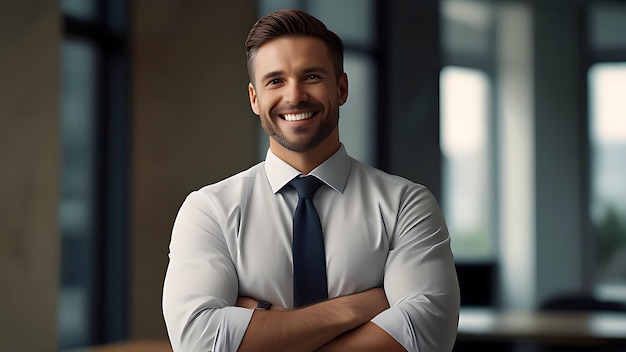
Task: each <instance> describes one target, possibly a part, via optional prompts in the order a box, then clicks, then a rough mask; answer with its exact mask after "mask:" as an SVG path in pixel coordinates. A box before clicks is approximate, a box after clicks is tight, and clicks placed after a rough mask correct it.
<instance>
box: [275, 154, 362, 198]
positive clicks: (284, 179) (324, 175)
mask: <svg viewBox="0 0 626 352" xmlns="http://www.w3.org/2000/svg"><path fill="white" fill-rule="evenodd" d="M351 165H352V163H351V162H350V157H349V156H348V153H347V152H346V148H345V147H344V146H343V144H342V145H341V146H340V147H339V149H338V150H337V151H336V152H335V153H334V154H333V155H331V156H330V158H328V159H326V160H325V161H324V162H323V163H321V164H320V165H319V166H317V167H316V168H315V169H313V170H312V171H311V172H310V173H309V175H313V176H315V177H317V178H319V179H320V180H322V181H323V182H324V183H325V184H327V185H328V186H330V187H331V188H332V189H334V190H336V191H337V192H339V193H343V190H344V188H345V186H346V182H347V181H348V175H350V168H351ZM265 174H266V175H267V179H268V180H269V182H270V185H271V187H272V191H273V192H274V193H276V192H278V191H280V189H281V188H283V187H284V186H285V185H286V184H287V183H289V181H291V180H292V179H293V178H294V177H296V176H298V175H300V171H298V170H296V169H295V168H293V167H292V166H291V165H289V164H287V163H286V162H284V161H283V160H281V159H280V158H279V157H277V156H276V155H274V153H272V151H271V150H269V149H268V150H267V155H266V157H265Z"/></svg>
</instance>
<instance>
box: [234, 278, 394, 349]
mask: <svg viewBox="0 0 626 352" xmlns="http://www.w3.org/2000/svg"><path fill="white" fill-rule="evenodd" d="M256 304H257V301H256V300H254V299H252V298H249V297H239V299H238V300H237V305H238V306H240V307H244V308H254V307H256ZM387 308H389V304H388V302H387V298H386V297H385V293H384V290H383V289H382V288H374V289H370V290H367V291H364V292H361V293H357V294H353V295H349V296H344V297H338V298H335V299H331V300H328V301H325V302H321V303H318V304H315V305H311V306H308V307H304V308H301V309H294V310H282V309H280V308H279V309H276V308H273V309H272V310H269V311H263V310H256V311H255V312H254V314H253V315H252V319H251V320H250V323H249V325H248V329H247V330H246V333H245V335H244V337H243V341H242V342H241V345H240V346H239V351H242V352H246V351H267V350H280V351H327V352H332V351H381V350H384V351H405V349H404V348H403V347H402V345H400V344H399V343H398V342H397V341H396V340H395V339H394V338H393V337H391V336H390V335H389V334H387V333H386V332H385V331H384V330H383V329H381V328H380V327H378V326H377V325H376V324H374V323H371V322H370V320H371V319H372V318H373V317H374V316H376V315H377V314H378V313H380V312H382V311H383V310H385V309H387Z"/></svg>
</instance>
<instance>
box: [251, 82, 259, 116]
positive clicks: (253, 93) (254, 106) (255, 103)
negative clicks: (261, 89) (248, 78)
mask: <svg viewBox="0 0 626 352" xmlns="http://www.w3.org/2000/svg"><path fill="white" fill-rule="evenodd" d="M248 96H249V97H250V107H251V108H252V111H253V112H254V113H255V114H256V115H260V113H259V111H260V109H259V101H258V100H257V96H256V90H255V89H254V86H253V85H252V83H248Z"/></svg>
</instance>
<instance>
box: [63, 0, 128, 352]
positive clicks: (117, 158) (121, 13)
mask: <svg viewBox="0 0 626 352" xmlns="http://www.w3.org/2000/svg"><path fill="white" fill-rule="evenodd" d="M124 6H125V2H124V1H122V0H113V1H102V0H92V1H77V0H64V1H62V2H61V10H62V15H63V16H64V21H63V22H64V33H63V41H62V47H61V82H62V83H61V84H62V87H61V88H62V89H61V92H62V104H61V136H60V138H61V144H62V164H61V165H62V175H61V194H60V204H59V226H60V233H61V242H62V243H61V251H62V254H61V278H60V289H59V301H58V334H59V349H60V350H65V349H73V348H76V347H82V346H87V345H93V344H99V343H103V342H109V341H114V340H118V339H121V338H124V337H125V334H126V331H125V329H126V311H125V308H126V304H125V303H126V296H125V295H126V293H125V290H126V283H125V281H126V280H125V278H126V256H125V250H126V245H125V236H126V162H127V161H126V155H127V137H126V132H127V128H126V123H127V109H126V99H127V89H126V88H127V84H126V78H127V72H126V69H127V54H126V37H125V36H126V26H125V15H126V11H125V7H124Z"/></svg>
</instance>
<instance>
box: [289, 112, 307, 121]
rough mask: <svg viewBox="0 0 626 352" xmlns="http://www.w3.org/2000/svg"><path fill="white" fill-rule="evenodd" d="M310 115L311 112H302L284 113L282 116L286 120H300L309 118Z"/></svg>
mask: <svg viewBox="0 0 626 352" xmlns="http://www.w3.org/2000/svg"><path fill="white" fill-rule="evenodd" d="M311 116H313V113H312V112H302V113H299V114H284V115H283V118H284V119H285V120H287V121H300V120H306V119H308V118H310V117H311Z"/></svg>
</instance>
